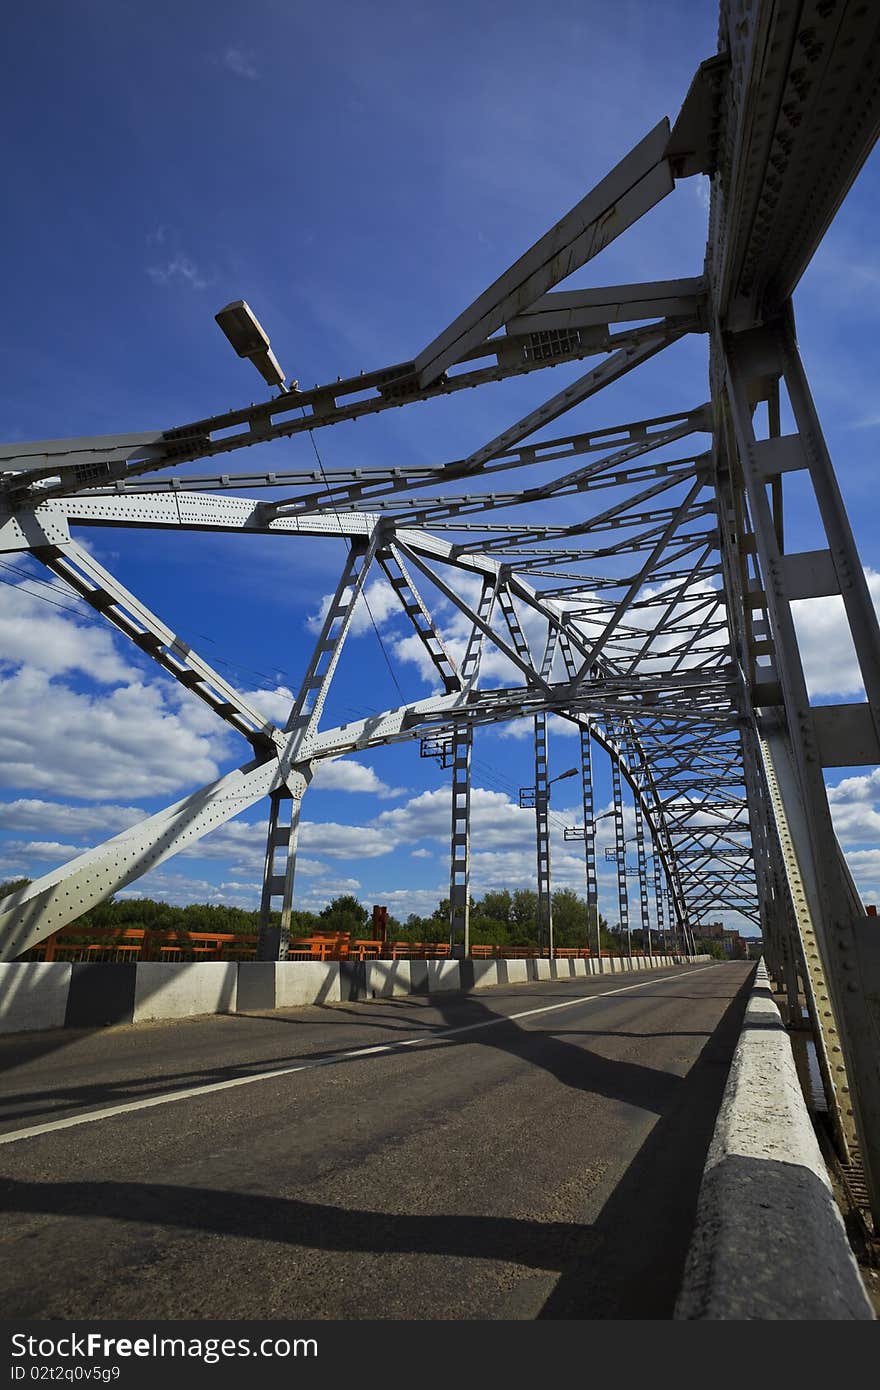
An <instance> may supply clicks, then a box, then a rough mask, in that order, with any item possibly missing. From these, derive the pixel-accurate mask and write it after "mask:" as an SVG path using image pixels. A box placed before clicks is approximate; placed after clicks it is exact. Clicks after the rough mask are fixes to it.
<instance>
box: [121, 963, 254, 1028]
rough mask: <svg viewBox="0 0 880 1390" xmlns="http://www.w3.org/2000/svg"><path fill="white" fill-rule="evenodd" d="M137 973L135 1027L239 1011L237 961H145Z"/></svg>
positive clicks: (133, 1020)
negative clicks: (172, 1019)
mask: <svg viewBox="0 0 880 1390" xmlns="http://www.w3.org/2000/svg"><path fill="white" fill-rule="evenodd" d="M258 963H259V962H255V964H258ZM111 969H112V966H111ZM135 972H136V973H135V986H134V1008H133V1010H132V1018H131V1021H132V1023H147V1022H152V1021H153V1020H155V1019H161V1018H192V1017H193V1015H195V1014H233V1013H235V1011H236V1008H237V996H238V966H237V965H236V964H235V963H234V962H233V961H219V960H211V961H192V962H190V961H179V962H175V963H172V962H171V961H152V960H145V961H139V962H138V963H137V964H136V965H135Z"/></svg>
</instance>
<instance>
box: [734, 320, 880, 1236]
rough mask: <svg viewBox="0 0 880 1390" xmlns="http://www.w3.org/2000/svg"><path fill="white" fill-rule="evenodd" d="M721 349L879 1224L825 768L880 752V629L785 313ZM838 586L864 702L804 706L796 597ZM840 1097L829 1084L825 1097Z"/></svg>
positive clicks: (856, 938) (820, 1015)
mask: <svg viewBox="0 0 880 1390" xmlns="http://www.w3.org/2000/svg"><path fill="white" fill-rule="evenodd" d="M716 351H718V352H719V356H720V354H721V353H724V355H725V362H726V398H727V403H728V406H729V417H728V418H729V421H730V426H732V429H731V428H730V427H728V426H727V422H726V421H723V422H722V425H723V427H724V429H725V433H724V435H723V436H722V438H723V442H725V443H726V444H727V446H728V452H729V454H730V456H731V458H732V459H735V460H738V462H739V466H740V468H741V481H740V486H741V488H742V489H743V490H744V492H745V495H746V497H747V499H748V508H749V514H750V517H751V521H752V525H753V527H754V544H755V548H756V555H757V559H758V562H759V565H760V578H761V581H762V585H763V594H762V597H763V600H764V605H763V606H765V607H766V611H767V614H768V617H769V620H770V628H771V634H772V650H773V655H774V657H775V670H771V671H770V672H767V671H766V670H765V671H764V672H763V674H764V676H765V679H764V681H761V680H760V678H759V679H758V680H757V681H756V682H755V684H754V686H753V690H752V698H753V702H754V705H755V706H756V707H757V708H756V710H755V718H756V720H757V724H758V729H759V734H760V737H761V745H762V752H763V755H764V769H765V775H766V777H767V780H768V784H769V785H770V791H771V798H772V799H773V800H774V804H775V809H776V831H777V835H778V836H779V839H780V843H781V847H782V860H783V865H784V871H785V875H786V879H787V882H788V891H789V896H790V899H791V904H792V911H793V914H794V920H795V922H796V923H797V928H798V936H799V943H800V954H801V957H802V960H803V962H804V969H805V974H806V975H807V976H809V975H810V974H811V952H812V953H813V954H815V956H816V960H817V962H818V964H819V966H820V967H821V971H822V975H823V977H824V987H825V989H826V990H827V1000H826V1002H825V1003H824V1006H823V1007H820V1008H819V1009H817V1010H814V1009H812V1008H811V1016H812V1017H814V1018H815V1021H816V1026H817V1028H820V1029H822V1030H823V1031H824V1032H825V1033H826V1040H827V1042H828V1044H829V1047H828V1051H829V1054H831V1055H834V1048H835V1046H836V1047H837V1048H838V1049H839V1051H838V1052H837V1054H836V1057H837V1059H838V1060H837V1061H835V1063H834V1065H833V1070H834V1071H835V1072H837V1073H838V1074H839V1075H840V1076H841V1077H845V1078H846V1079H845V1081H843V1080H842V1081H841V1085H840V1087H839V1088H838V1089H839V1093H840V1095H841V1096H842V1097H843V1103H842V1105H841V1117H840V1118H841V1125H842V1127H843V1129H844V1131H845V1132H847V1139H848V1147H849V1148H850V1149H851V1151H852V1152H854V1153H858V1151H859V1149H860V1150H861V1155H862V1158H863V1160H864V1165H865V1180H866V1183H867V1187H868V1192H869V1196H870V1203H871V1210H872V1214H873V1217H874V1222H875V1225H878V1226H880V1067H878V1063H877V1037H878V1033H880V1009H878V1003H877V1001H878V999H880V944H878V934H877V929H876V925H875V924H874V923H872V922H871V919H869V918H868V917H867V916H866V913H865V909H864V905H863V904H862V902H861V900H860V898H859V895H858V893H857V891H856V888H855V885H854V883H853V880H852V875H851V874H850V872H849V869H848V866H847V864H846V861H845V859H844V856H843V853H842V851H841V849H840V846H839V844H838V841H837V838H836V836H835V833H834V827H833V823H832V820H831V815H830V808H829V805H828V795H827V791H826V787H825V780H824V775H823V768H825V767H834V766H847V767H849V766H854V765H860V766H868V765H871V766H876V765H877V764H878V762H880V740H878V725H880V632H878V625H877V618H876V614H875V613H874V610H873V606H872V604H871V601H870V595H869V594H868V591H867V585H866V581H865V577H864V573H863V572H862V569H861V565H860V562H859V558H858V553H857V551H856V548H855V544H854V541H853V537H852V532H851V530H850V527H849V523H848V520H847V517H846V512H845V509H844V507H843V502H842V499H841V497H840V492H839V488H838V486H837V483H836V479H835V478H834V474H833V469H832V467H831V463H830V459H829V458H828V454H827V450H826V448H825V444H824V440H823V439H822V436H821V430H820V428H819V425H818V420H817V419H816V416H815V410H814V408H813V405H812V401H811V400H810V399H809V393H808V390H807V386H806V380H805V377H804V375H803V370H802V368H801V365H800V361H799V359H798V357H797V351H796V345H795V344H794V338H793V328H792V325H791V317H790V311H789V312H787V313H786V315H785V316H784V317H783V319H782V320H781V321H780V322H778V323H777V324H775V325H772V326H769V327H765V328H762V329H756V330H753V331H752V332H748V333H741V334H728V335H727V336H726V338H724V339H723V340H721V341H720V342H718V343H717V344H716ZM780 374H784V377H785V381H786V385H787V387H788V390H789V396H790V399H791V404H792V409H793V412H794V414H795V419H796V422H797V426H798V433H797V434H793V435H789V436H783V437H780V438H770V439H765V440H760V439H758V438H757V437H756V434H755V429H754V424H753V421H752V409H753V404H754V402H755V401H756V400H759V399H765V398H766V394H767V392H766V388H765V387H764V385H763V384H764V383H765V382H766V381H767V380H768V379H773V378H776V377H778V376H779V375H780ZM731 434H733V436H734V437H735V444H733V442H732V441H731V439H730V436H731ZM792 472H800V473H801V476H802V477H803V476H804V474H806V475H807V476H808V477H809V480H810V482H811V483H812V487H813V492H814V495H815V500H816V503H817V505H818V509H819V513H820V516H821V518H822V523H823V527H824V530H825V538H826V540H827V546H826V548H825V549H824V550H816V551H810V552H804V553H800V554H799V553H795V554H791V555H789V554H784V553H783V552H782V551H781V550H780V546H779V536H778V534H777V529H776V526H775V524H774V517H773V514H772V511H771V507H770V503H769V500H768V497H767V488H768V485H769V484H770V483H771V481H772V479H773V477H774V476H776V475H777V474H780V473H792ZM834 594H838V595H840V596H841V598H842V600H843V605H844V609H845V613H846V619H847V625H848V627H849V631H850V634H851V636H852V639H853V643H854V646H855V649H856V655H857V658H858V662H859V667H860V670H861V674H862V678H863V681H864V686H865V691H866V694H867V701H866V702H863V703H861V704H848V705H838V706H836V707H834V708H833V709H832V708H830V707H815V706H813V705H812V704H811V702H810V697H809V692H808V689H807V684H806V679H805V676H804V670H803V664H802V660H801V654H800V648H799V644H798V640H797V633H796V630H795V626H794V621H793V615H792V608H791V605H792V602H793V601H794V600H796V599H800V598H809V597H822V596H826V595H834ZM768 674H769V675H770V677H771V680H770V681H768V680H767V679H766V676H767V675H768ZM773 677H775V680H773V679H772V678H773ZM780 703H781V705H782V707H783V708H784V712H785V717H784V722H781V723H779V724H778V725H777V726H776V727H774V724H773V719H772V717H771V711H770V709H769V708H768V707H770V706H776V709H777V710H778V707H779V705H780ZM774 783H775V786H776V788H778V797H776V796H775V794H774ZM820 988H821V986H820ZM820 1002H821V1001H820ZM826 1014H827V1017H825V1015H826ZM834 1103H836V1102H835V1098H834V1094H833V1093H832V1095H830V1096H829V1106H831V1105H832V1104H834Z"/></svg>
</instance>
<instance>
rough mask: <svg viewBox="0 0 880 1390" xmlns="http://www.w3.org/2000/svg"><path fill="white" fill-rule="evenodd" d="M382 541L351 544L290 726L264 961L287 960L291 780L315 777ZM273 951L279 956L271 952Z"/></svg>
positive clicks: (269, 861)
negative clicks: (313, 749)
mask: <svg viewBox="0 0 880 1390" xmlns="http://www.w3.org/2000/svg"><path fill="white" fill-rule="evenodd" d="M378 541H379V533H378V531H374V532H373V535H372V536H371V537H370V539H369V541H365V540H361V539H358V540H354V541H352V542H351V546H350V548H349V552H348V555H347V556H346V560H345V566H344V568H343V571H342V576H341V578H340V580H339V583H338V584H337V586H336V592H335V594H334V595H333V598H332V599H331V601H330V605H329V607H328V609H327V612H326V614H325V616H324V621H323V623H322V624H321V631H320V634H319V636H318V640H317V642H316V643H315V647H314V650H313V652H312V659H311V661H310V662H309V667H308V670H307V671H306V675H305V679H304V680H303V683H302V685H301V686H300V688H299V691H298V693H297V697H296V699H295V701H294V703H293V708H292V709H291V711H290V716H289V718H288V720H287V723H286V725H285V729H284V732H285V734H286V735H287V742H286V744H285V746H284V749H283V750H282V752H281V753H280V754H279V758H278V773H277V780H276V783H275V786H274V789H273V791H272V794H271V806H270V813H269V831H268V836H267V840H266V859H265V865H264V871H263V891H262V896H261V899H260V929H259V938H258V948H257V949H258V954H259V957H260V959H261V960H285V959H286V957H287V948H288V945H289V942H290V917H291V911H292V906H293V884H294V875H295V872H296V845H297V837H298V833H299V812H300V804H301V798H302V792H300V793H299V794H298V795H296V794H294V795H291V782H293V784H294V786H296V787H298V786H299V785H300V778H304V779H305V782H306V784H308V782H309V781H310V779H311V767H310V765H309V763H308V762H307V761H306V759H307V756H308V755H307V753H306V749H307V746H308V742H309V739H310V738H311V737H312V735H313V734H314V732H315V730H316V729H317V728H318V724H319V722H320V719H321V714H322V712H323V709H324V702H325V700H326V698H327V692H328V690H329V689H330V683H331V681H332V680H333V675H334V673H335V671H336V667H337V665H338V663H339V657H340V655H341V652H342V647H343V644H344V642H345V639H346V636H347V635H348V631H349V628H350V627H351V622H352V618H353V616H354V610H355V606H356V604H357V601H358V599H359V598H360V596H361V594H362V592H363V588H364V584H365V582H366V578H367V572H368V571H369V568H370V565H371V564H372V561H373V559H374V557H375V554H376V548H377V545H378ZM304 755H305V756H304ZM303 790H304V789H303ZM288 801H290V802H291V805H290V807H289V808H288V806H287V804H286V803H287V802H288ZM288 809H289V815H288ZM282 854H283V855H284V868H283V871H282V870H280V869H279V865H278V859H279V858H280V857H281V855H282ZM278 898H280V900H281V903H280V926H279V927H274V926H273V925H272V923H271V913H272V902H273V899H278ZM273 951H274V952H275V953H276V954H272V952H273Z"/></svg>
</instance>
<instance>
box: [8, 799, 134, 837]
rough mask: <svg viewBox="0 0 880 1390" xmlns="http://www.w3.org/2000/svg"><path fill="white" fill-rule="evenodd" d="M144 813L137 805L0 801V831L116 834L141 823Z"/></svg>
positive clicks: (34, 800)
mask: <svg viewBox="0 0 880 1390" xmlns="http://www.w3.org/2000/svg"><path fill="white" fill-rule="evenodd" d="M145 815H146V812H145V811H143V810H141V808H140V807H139V806H116V805H113V804H112V803H111V804H109V805H106V806H68V805H66V804H64V803H63V802H60V801H39V800H37V799H35V798H31V797H19V798H18V799H17V800H15V801H5V802H0V830H14V831H16V832H18V833H19V834H21V833H23V832H25V831H28V830H30V831H34V830H36V831H43V833H45V832H47V831H52V830H55V831H61V832H62V833H66V834H68V835H75V836H77V837H79V836H91V835H93V834H95V833H96V832H100V831H105V832H106V833H107V834H112V835H115V834H116V833H117V832H118V831H120V830H125V829H126V827H127V826H129V825H136V824H137V822H138V821H139V820H143V819H144V816H145Z"/></svg>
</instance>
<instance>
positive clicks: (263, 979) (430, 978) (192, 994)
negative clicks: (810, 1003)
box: [0, 956, 709, 1034]
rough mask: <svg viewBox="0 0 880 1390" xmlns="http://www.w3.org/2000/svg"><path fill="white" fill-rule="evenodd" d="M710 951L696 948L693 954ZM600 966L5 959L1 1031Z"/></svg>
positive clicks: (520, 978) (509, 981)
mask: <svg viewBox="0 0 880 1390" xmlns="http://www.w3.org/2000/svg"><path fill="white" fill-rule="evenodd" d="M708 959H709V957H708V956H695V957H694V958H693V962H694V964H698V963H703V962H705V961H707V960H708ZM672 964H673V961H672V959H671V958H670V957H669V956H655V957H654V958H653V960H651V961H650V962H648V961H645V960H632V961H631V962H626V961H625V960H624V959H623V958H616V957H615V958H611V957H607V956H606V957H604V958H603V960H602V962H601V965H602V970H601V974H603V975H608V976H610V975H612V974H616V973H619V972H620V971H622V970H625V969H632V970H649V969H661V968H664V967H666V966H669V965H672ZM598 974H600V969H599V961H597V960H579V959H575V958H571V959H569V958H568V957H562V958H560V959H558V960H553V961H549V960H543V959H541V960H539V959H536V958H532V959H529V960H506V959H501V960H485V961H482V960H461V961H459V960H394V961H392V960H372V961H326V962H321V961H305V960H302V961H241V962H238V963H235V962H232V961H229V962H226V961H193V962H189V961H177V962H171V961H132V962H125V963H123V962H118V963H117V962H111V961H107V962H103V961H98V962H89V961H83V962H77V963H75V964H73V965H70V964H67V963H65V962H55V961H51V962H42V961H34V962H19V961H12V962H9V963H8V964H7V963H4V964H0V1034H2V1033H19V1032H27V1031H33V1030H38V1029H45V1028H61V1027H68V1028H92V1027H100V1026H103V1025H106V1024H114V1023H142V1022H152V1021H156V1020H160V1019H165V1018H194V1017H198V1016H199V1015H202V1014H217V1013H264V1012H268V1011H269V1010H272V1009H295V1008H305V1007H306V1006H308V1005H311V1004H338V1003H340V1002H342V1001H345V1000H366V999H387V998H394V997H398V996H400V995H406V994H439V993H445V992H447V991H449V992H462V991H464V992H467V991H469V990H472V989H474V990H476V989H487V988H490V987H493V986H496V985H519V984H526V983H528V982H529V981H537V980H573V979H586V978H587V977H589V976H592V975H598Z"/></svg>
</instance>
